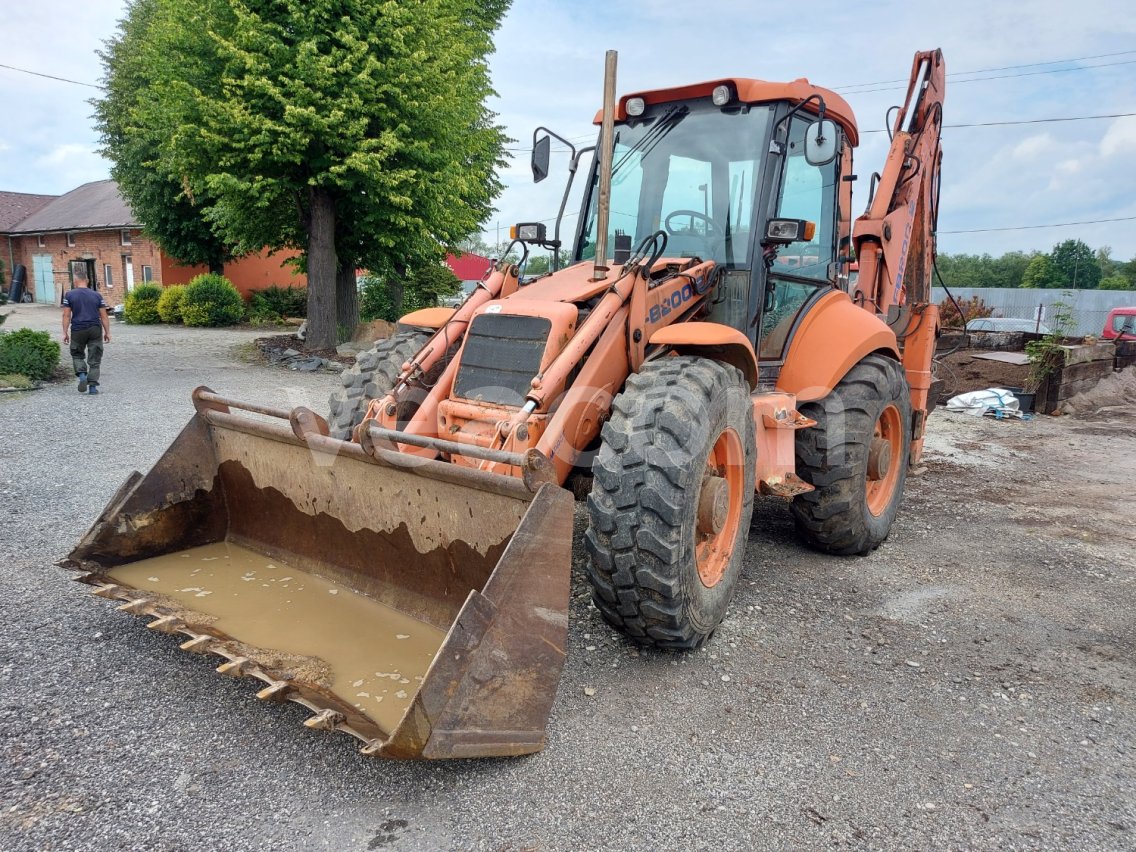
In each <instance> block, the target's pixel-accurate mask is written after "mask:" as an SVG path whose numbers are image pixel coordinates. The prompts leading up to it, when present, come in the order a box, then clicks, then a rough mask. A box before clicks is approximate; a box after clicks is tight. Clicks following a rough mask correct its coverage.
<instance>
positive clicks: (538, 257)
mask: <svg viewBox="0 0 1136 852" xmlns="http://www.w3.org/2000/svg"><path fill="white" fill-rule="evenodd" d="M571 256H572V253H571V252H570V251H568V250H567V249H561V250H560V269H563V268H564V267H566V266H567V265H568V263H569V262H570V258H571ZM551 265H552V252H547V251H534V252H533V253H532V254H530V255H529V262H528V264H527V265H526V266H525V277H526V278H528V277H531V276H534V275H544V273H546V272H548V270H549V268H550V267H551Z"/></svg>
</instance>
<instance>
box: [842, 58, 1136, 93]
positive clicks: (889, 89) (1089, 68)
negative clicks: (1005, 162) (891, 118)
mask: <svg viewBox="0 0 1136 852" xmlns="http://www.w3.org/2000/svg"><path fill="white" fill-rule="evenodd" d="M1133 64H1136V59H1126V60H1124V61H1123V62H1102V63H1101V64H1100V65H1082V66H1081V67H1079V68H1050V69H1048V70H1046V71H1027V72H1025V73H1024V74H998V75H995V76H993V77H972V78H971V79H969V80H951V85H958V84H959V83H984V82H986V81H987V80H1008V79H1011V78H1014V77H1034V76H1037V75H1038V74H1063V73H1065V72H1066V71H1092V70H1094V69H1096V68H1111V67H1113V66H1115V65H1133ZM896 90H897V89H896V87H895V86H884V87H882V88H879V89H861V90H860V91H858V92H848V91H847V87H845V88H844V89H843V91H844V92H845V93H847V94H850V95H868V94H871V93H872V92H894V91H896Z"/></svg>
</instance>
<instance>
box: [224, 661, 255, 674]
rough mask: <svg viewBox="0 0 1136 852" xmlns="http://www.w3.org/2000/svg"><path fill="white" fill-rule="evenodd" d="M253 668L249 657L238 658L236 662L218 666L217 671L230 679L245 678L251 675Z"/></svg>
mask: <svg viewBox="0 0 1136 852" xmlns="http://www.w3.org/2000/svg"><path fill="white" fill-rule="evenodd" d="M252 668H253V664H252V661H251V660H250V659H248V658H247V657H237V658H236V659H235V660H229V661H228V662H225V663H221V665H219V666H217V671H219V672H220V673H221V674H223V675H228V676H229V677H243V676H245V675H247V674H248V673H249V670H250V669H252Z"/></svg>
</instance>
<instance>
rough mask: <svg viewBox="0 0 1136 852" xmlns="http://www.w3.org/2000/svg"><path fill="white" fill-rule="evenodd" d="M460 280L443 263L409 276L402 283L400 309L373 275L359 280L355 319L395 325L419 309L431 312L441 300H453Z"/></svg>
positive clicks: (386, 289) (460, 285)
mask: <svg viewBox="0 0 1136 852" xmlns="http://www.w3.org/2000/svg"><path fill="white" fill-rule="evenodd" d="M461 291H462V283H461V280H460V279H459V278H458V277H457V276H456V275H454V273H453V271H452V270H451V269H450V268H449V267H448V266H446V265H445V264H444V263H438V264H430V265H428V266H424V267H422V268H421V269H418V270H415V271H414V272H411V273H410V274H409V275H407V276H406V278H405V279H403V282H402V306H401V307H400V308H397V309H396V308H395V304H394V299H393V294H392V293H391V289H390V287H388V286H387V283H386V282H385V281H383V280H382V279H380V278H376V277H374V276H373V275H368V276H367V277H366V278H364V279H363V283H362V287H361V289H360V292H359V316H360V318H361V319H363V320H364V321H367V322H369V321H370V320H375V319H382V320H387V321H388V322H398V320H399V318H400V317H402V316H405V315H406V314H408V313H410V312H411V311H416V310H418V309H419V308H431V307H434V306H435V305H438V304H440V303H441V301H442V299H445V298H448V297H452V296H457V295H458V294H460V293H461Z"/></svg>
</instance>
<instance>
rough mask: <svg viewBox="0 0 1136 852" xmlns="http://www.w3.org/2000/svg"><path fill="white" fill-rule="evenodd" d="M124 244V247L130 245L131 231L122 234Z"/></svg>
mask: <svg viewBox="0 0 1136 852" xmlns="http://www.w3.org/2000/svg"><path fill="white" fill-rule="evenodd" d="M122 244H123V245H124V246H128V245H130V231H126V230H124V231H123V232H122Z"/></svg>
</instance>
